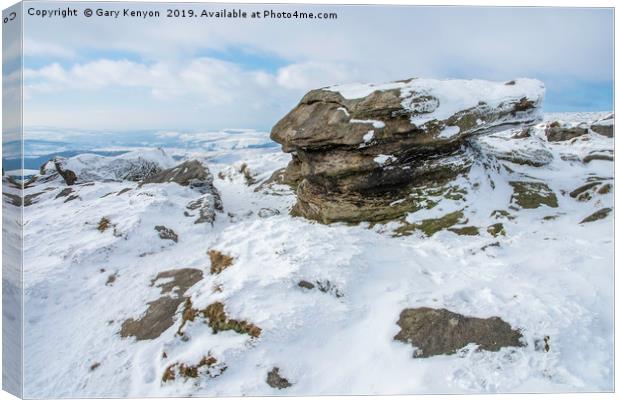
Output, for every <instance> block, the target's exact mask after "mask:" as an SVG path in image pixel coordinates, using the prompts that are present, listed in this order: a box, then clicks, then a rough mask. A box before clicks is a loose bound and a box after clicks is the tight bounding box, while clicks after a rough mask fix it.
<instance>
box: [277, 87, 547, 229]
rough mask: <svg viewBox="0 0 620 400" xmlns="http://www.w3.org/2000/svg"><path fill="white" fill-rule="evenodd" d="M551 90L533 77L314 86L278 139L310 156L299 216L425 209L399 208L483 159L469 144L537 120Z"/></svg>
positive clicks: (359, 217) (350, 217)
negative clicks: (411, 193) (413, 194)
mask: <svg viewBox="0 0 620 400" xmlns="http://www.w3.org/2000/svg"><path fill="white" fill-rule="evenodd" d="M543 97H544V85H543V84H542V83H541V82H540V81H537V80H533V79H517V80H514V81H510V82H490V81H481V80H458V79H457V80H436V79H410V80H407V81H399V82H393V83H388V84H381V85H365V84H362V85H344V86H332V87H328V88H324V89H317V90H312V91H310V92H308V93H307V94H306V95H305V96H304V97H303V98H302V100H301V102H300V103H299V104H298V105H297V106H296V107H295V108H294V109H293V110H291V111H290V112H289V113H288V114H287V115H286V116H284V118H282V119H281V120H280V121H279V122H278V123H277V124H276V125H275V126H274V127H273V129H272V131H271V138H272V139H273V140H275V141H276V142H278V143H280V144H282V150H283V151H285V152H290V153H295V155H296V157H297V160H298V162H299V163H300V164H301V166H300V168H299V169H300V171H301V173H300V176H299V177H298V178H297V181H296V182H295V185H296V186H297V187H298V190H297V195H298V203H297V205H296V206H295V211H294V212H295V213H296V214H297V215H301V216H304V217H306V218H311V219H316V220H318V221H321V222H324V223H330V222H337V221H344V222H361V221H380V220H385V219H396V218H401V217H403V216H404V214H405V213H406V212H407V211H408V210H409V209H412V208H416V207H417V205H416V204H415V202H414V201H411V202H402V203H398V204H399V206H398V207H392V206H390V205H391V204H394V203H393V202H394V201H396V200H398V199H400V198H401V197H403V196H404V195H406V193H403V192H405V191H408V190H411V186H412V185H413V186H423V185H426V184H427V183H428V182H429V181H434V180H437V179H438V178H439V179H440V180H446V179H452V178H454V177H456V176H457V175H459V174H461V173H463V172H464V170H466V169H467V168H468V166H469V165H470V164H471V163H472V162H473V161H474V158H473V157H472V154H471V153H468V152H466V151H464V149H465V148H466V147H467V146H469V143H468V140H469V139H470V138H471V137H472V136H475V135H485V134H488V133H490V132H491V131H500V130H502V129H507V128H509V127H512V126H521V125H523V124H530V123H534V122H536V121H538V120H539V119H540V118H541V116H540V107H541V105H542V100H543ZM343 110H345V111H346V112H343ZM370 127H372V128H374V129H373V130H372V136H369V131H368V128H370ZM388 161H389V162H388ZM386 163H388V164H389V165H388V166H386ZM368 193H370V194H372V195H371V196H367V195H366V194H368Z"/></svg>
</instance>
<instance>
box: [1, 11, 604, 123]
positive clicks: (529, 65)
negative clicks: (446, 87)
mask: <svg viewBox="0 0 620 400" xmlns="http://www.w3.org/2000/svg"><path fill="white" fill-rule="evenodd" d="M70 5H71V6H72V7H75V8H77V9H78V12H79V16H78V17H73V18H66V19H62V18H41V17H37V16H27V15H26V16H25V18H24V45H23V51H24V71H23V74H24V125H25V126H27V127H28V126H48V127H58V128H78V129H111V130H130V129H158V130H159V129H177V130H182V129H187V130H200V129H225V128H253V129H259V130H269V129H270V128H271V127H272V126H273V125H274V124H275V123H276V122H277V121H278V120H279V119H280V118H281V117H283V116H284V115H285V114H286V113H287V112H288V111H289V110H290V109H291V108H292V107H294V106H295V105H296V104H297V103H298V101H299V100H300V99H301V97H302V96H303V95H304V93H306V92H307V91H308V90H311V89H313V88H318V87H323V86H327V85H332V84H339V83H352V82H385V81H392V80H399V79H406V78H410V77H427V78H467V79H469V78H478V79H490V80H510V79H514V78H518V77H532V78H538V79H540V80H542V81H543V82H545V85H546V88H547V94H546V100H545V105H544V109H545V111H553V112H555V111H606V110H611V109H612V108H613V11H612V10H611V9H585V8H573V9H568V8H525V7H524V8H488V7H487V8H485V7H413V6H326V5H320V6H310V5H283V6H274V5H270V6H260V5H258V6H257V5H242V6H237V7H236V8H242V9H243V10H245V11H248V12H251V11H262V10H263V9H265V8H266V7H268V8H270V9H274V10H286V11H295V10H298V11H305V12H310V11H313V12H319V11H322V12H336V13H337V14H338V18H337V19H335V20H265V19H261V20H256V19H246V20H239V19H237V20H231V19H203V18H193V19H190V18H185V19H174V18H165V17H161V18H155V19H144V20H143V19H131V18H118V19H114V18H106V17H91V18H86V17H84V16H83V15H82V14H83V10H84V9H85V8H87V7H89V8H91V9H93V10H96V9H97V8H102V9H106V10H111V9H122V8H123V5H121V4H119V3H116V4H114V3H78V4H76V3H71V4H70ZM65 6H66V4H64V3H42V2H31V3H26V7H27V8H28V7H33V8H36V9H54V8H58V7H60V8H64V7H65ZM176 7H177V8H186V9H189V8H192V9H194V10H196V11H197V12H200V11H202V10H203V9H207V10H212V11H215V10H219V9H221V8H223V7H225V6H223V5H218V4H211V5H205V4H193V5H179V4H176ZM132 8H134V9H136V10H146V9H151V10H160V11H161V13H162V15H164V16H165V13H166V11H165V9H166V8H167V7H166V5H165V4H164V5H162V4H144V3H135V6H134V7H132ZM228 8H229V9H230V8H232V7H231V5H228ZM5 57H6V55H5Z"/></svg>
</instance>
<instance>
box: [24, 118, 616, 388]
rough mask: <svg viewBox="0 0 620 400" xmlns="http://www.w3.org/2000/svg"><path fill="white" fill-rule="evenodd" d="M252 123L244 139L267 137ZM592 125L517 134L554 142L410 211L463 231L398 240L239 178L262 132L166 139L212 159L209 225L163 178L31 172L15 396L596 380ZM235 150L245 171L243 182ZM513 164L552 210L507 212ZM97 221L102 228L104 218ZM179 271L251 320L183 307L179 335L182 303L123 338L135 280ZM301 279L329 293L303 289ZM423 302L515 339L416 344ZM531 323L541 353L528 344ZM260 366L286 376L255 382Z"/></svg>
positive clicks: (599, 293)
mask: <svg viewBox="0 0 620 400" xmlns="http://www.w3.org/2000/svg"><path fill="white" fill-rule="evenodd" d="M582 117H583V116H582V115H573V114H563V115H562V118H563V119H571V118H582ZM599 117H600V115H594V114H593V115H589V116H588V118H589V119H590V120H594V119H598V118H599ZM549 118H558V117H557V116H552V117H549ZM240 135H243V133H240ZM252 135H255V136H256V135H258V134H257V133H252ZM263 135H265V136H264V138H263V140H265V138H266V135H267V134H263ZM171 136H174V137H180V134H176V133H168V137H171ZM255 136H252V137H251V138H250V142H251V143H250V144H252V143H263V142H262V141H261V140H259V139H260V138H258V136H256V137H255ZM589 136H590V138H589V140H585V139H578V140H575V141H574V143H568V142H554V143H551V142H549V143H548V142H546V141H545V140H544V138H543V137H542V136H541V135H540V130H538V131H537V134H535V135H534V136H533V137H531V138H528V139H524V140H526V141H527V143H526V142H524V143H526V144H524V145H523V146H524V148H525V147H527V146H532V147H533V148H535V149H537V150H540V151H541V152H543V151H546V152H548V153H550V154H551V158H547V159H546V162H545V163H544V164H545V165H543V166H539V167H533V166H529V165H522V164H515V163H512V162H510V161H502V162H499V161H497V160H495V159H493V160H494V161H492V162H494V163H496V165H497V168H487V167H485V166H484V165H483V163H482V162H481V163H479V164H476V165H474V167H473V169H472V171H471V172H470V174H469V175H468V177H467V178H460V179H459V180H458V181H457V182H455V183H456V184H459V185H462V186H463V187H467V188H468V192H467V194H466V195H465V199H458V198H455V199H453V200H450V199H443V200H441V202H440V203H439V204H438V205H437V206H436V207H434V208H432V209H430V210H426V209H424V210H420V211H418V212H416V213H413V214H410V215H409V216H408V217H407V221H408V222H411V223H414V222H416V221H421V220H424V219H427V218H434V217H438V216H441V215H444V214H446V213H447V212H450V211H454V210H461V209H463V210H464V215H465V217H466V218H467V219H468V225H475V226H479V227H481V229H480V234H479V235H475V236H460V235H457V234H456V233H453V232H450V231H447V230H443V231H440V232H438V233H436V234H435V235H433V236H431V237H426V236H424V235H423V234H422V233H419V232H414V233H413V234H412V235H410V236H395V235H394V229H395V228H396V223H389V224H377V225H374V226H369V225H367V224H361V225H358V226H349V225H345V224H332V225H322V224H320V223H316V222H313V221H309V220H306V219H303V218H294V217H291V216H290V215H289V210H290V208H291V207H292V205H293V204H294V202H295V194H294V192H293V191H292V190H291V189H289V188H288V187H284V186H277V185H276V186H274V187H272V188H270V189H265V190H258V191H256V190H255V189H256V188H257V187H258V183H260V182H261V181H262V180H264V179H267V178H268V177H269V176H270V175H271V173H272V172H273V171H274V170H276V169H277V168H281V167H284V166H285V165H286V164H287V162H288V161H289V159H290V156H289V155H286V154H283V153H281V152H280V150H279V148H277V147H265V146H252V145H247V143H246V145H242V146H235V145H230V143H231V137H230V135H215V134H213V135H210V136H209V135H203V136H202V137H198V138H194V139H193V140H192V138H190V137H184V139H185V140H190V141H191V142H192V143H199V142H208V143H209V146H210V147H209V148H201V149H196V150H187V149H183V146H178V147H176V148H175V149H173V150H170V151H168V150H167V149H164V151H167V152H168V154H170V155H172V154H174V155H175V157H176V159H177V161H178V162H180V161H182V160H183V159H199V160H201V161H204V162H205V163H206V165H208V166H209V168H210V170H211V172H212V173H213V175H214V176H215V177H216V179H215V186H216V187H217V189H219V191H220V192H221V195H222V201H223V204H224V212H223V213H220V214H218V215H217V219H216V221H215V223H214V225H213V226H211V225H210V224H194V219H193V218H187V217H185V216H184V215H183V214H184V211H185V205H186V204H187V203H188V201H191V200H192V199H194V198H196V197H198V195H197V194H196V192H195V191H193V190H192V189H190V188H188V187H182V186H179V185H177V184H175V183H166V184H147V185H144V186H142V187H138V184H137V183H135V182H128V181H125V182H118V181H106V182H103V181H98V182H95V184H92V185H91V184H85V185H77V186H74V190H75V194H77V195H78V196H79V199H75V200H73V201H68V202H65V201H66V200H67V198H66V197H59V198H56V196H57V195H58V194H59V192H60V191H61V190H62V189H63V188H64V187H61V186H54V185H52V184H50V185H49V187H52V189H49V190H45V187H46V186H45V185H35V186H34V187H32V188H29V189H27V190H26V194H33V193H35V192H36V193H42V194H40V195H38V197H37V198H36V202H35V203H34V204H32V205H31V206H28V207H25V211H24V231H25V237H24V257H25V259H24V262H25V271H24V285H25V315H26V318H25V321H24V323H25V343H24V345H25V353H24V359H25V368H24V370H25V382H26V384H25V393H24V395H25V396H26V397H76V396H78V397H103V396H105V397H108V396H112V397H124V396H132V397H135V396H140V397H146V396H189V395H200V396H233V395H234V396H241V395H290V396H294V395H319V394H412V393H471V392H533V391H534V392H556V391H562V392H565V391H611V390H613V367H614V366H613V279H612V277H613V223H612V221H613V213H612V215H610V216H608V217H607V218H605V219H602V220H599V221H595V222H591V223H585V224H580V223H579V222H580V221H582V220H583V219H584V218H585V217H587V216H588V215H590V214H592V213H593V212H595V211H597V210H599V209H601V208H604V207H613V190H611V191H609V193H607V194H596V195H594V196H593V197H592V198H591V199H590V200H588V201H578V200H576V199H575V198H572V197H571V196H570V195H569V193H570V192H571V191H573V190H574V189H576V188H577V187H579V186H582V185H583V184H584V183H585V182H586V180H587V179H588V178H591V177H594V176H596V177H598V178H600V179H601V180H603V181H605V182H610V183H612V184H613V163H612V162H609V161H604V160H593V161H591V162H588V163H583V162H581V161H580V159H582V158H583V157H584V155H587V154H588V152H590V151H592V150H597V151H598V150H605V149H613V139H609V138H606V137H603V136H600V135H597V134H594V133H592V134H591V135H589ZM235 143H236V142H235ZM502 143H503V139H502V136H501V133H498V134H497V135H496V137H494V138H490V139H489V140H488V141H486V142H484V143H481V145H480V148H481V149H487V150H488V151H489V152H490V153H489V154H494V153H493V151H491V150H489V149H491V148H492V149H494V151H495V152H497V154H500V153H502V151H505V150H511V149H502ZM220 144H221V146H220ZM526 150H527V148H525V150H523V151H526ZM541 154H542V153H541ZM545 154H546V153H545ZM571 155H572V157H570V156H571ZM89 157H90V156H89ZM124 157H127V156H126V155H125V156H124ZM86 158H88V157H86ZM86 158H85V157H84V156H82V158H81V159H82V160H86ZM91 158H92V157H91ZM166 160H167V161H166V162H168V161H169V160H168V159H166ZM78 161H79V160H77V159H70V160H68V163H69V164H70V163H74V164H76V163H77V162H78ZM91 161H92V160H91ZM96 161H97V162H98V163H100V164H105V165H107V164H106V163H102V159H101V158H96ZM481 161H482V160H481ZM242 163H246V164H247V168H248V169H249V171H250V173H251V174H252V175H253V178H254V180H256V182H258V183H257V184H253V185H248V184H247V183H248V182H247V178H246V176H244V174H243V173H242V172H240V171H242V170H243V168H242ZM218 175H219V176H220V177H218ZM520 179H521V180H522V179H527V180H540V181H544V182H545V183H546V184H547V185H548V186H549V188H550V189H551V190H553V191H554V192H555V194H556V196H557V201H558V207H557V208H551V207H548V206H544V205H543V206H541V207H539V208H535V209H513V208H511V195H512V188H511V186H510V184H509V182H510V181H515V180H520ZM126 188H130V189H131V190H129V191H123V192H121V191H122V190H123V189H126ZM110 193H112V194H111V195H110ZM513 205H514V204H513ZM495 210H508V211H509V213H510V214H511V219H509V218H504V219H499V220H496V219H495V217H491V214H492V213H493V211H495ZM102 217H105V218H107V219H108V220H109V221H110V225H111V228H110V229H107V230H105V231H103V232H101V231H100V230H98V229H97V227H98V223H99V222H100V220H101V219H102ZM495 222H501V223H503V226H504V228H505V231H506V235H505V236H498V237H494V236H492V235H491V234H490V233H487V231H486V229H485V227H486V226H488V225H491V224H493V223H495ZM157 225H163V226H166V227H168V228H171V229H172V230H174V231H175V232H176V234H177V235H178V242H176V243H175V242H174V241H171V240H162V239H161V238H160V237H159V236H158V232H157V231H156V230H155V229H154V227H155V226H157ZM211 249H216V250H219V251H220V252H222V253H225V254H228V255H230V256H232V257H233V258H234V262H233V264H232V265H231V266H230V267H228V268H227V269H225V270H224V271H223V272H221V273H219V274H211V273H210V260H209V256H208V255H207V252H208V251H209V250H211ZM179 268H195V269H199V270H201V271H203V279H202V280H200V281H199V282H198V283H196V284H195V285H194V286H192V287H191V288H190V289H189V290H188V291H187V292H186V296H189V297H191V301H192V304H193V306H194V307H195V308H197V309H202V308H204V307H206V306H208V305H209V304H213V303H214V302H221V303H223V304H224V305H225V309H226V313H227V314H228V316H229V317H230V318H234V319H238V320H247V321H249V322H251V323H252V324H255V325H256V326H258V327H260V328H261V334H260V336H259V337H257V338H252V337H250V336H249V335H246V334H239V333H236V332H234V331H223V332H218V333H213V331H212V329H211V328H210V327H209V326H208V325H207V324H206V323H205V320H204V319H202V318H196V319H195V320H194V321H193V322H187V324H186V325H185V327H184V328H183V329H184V332H185V334H184V335H182V336H180V335H178V334H177V331H178V330H179V327H180V325H181V320H182V318H181V315H180V314H181V311H182V306H181V307H180V308H179V310H178V312H177V314H176V316H175V323H174V325H173V326H172V327H170V328H169V329H167V330H166V331H165V332H164V333H163V334H161V336H160V337H158V338H155V339H151V340H141V341H137V340H136V339H135V338H133V337H121V336H120V335H119V331H120V329H121V325H122V323H123V321H125V320H127V319H130V318H134V319H138V318H139V317H140V315H141V314H143V313H144V312H145V310H146V309H147V307H148V306H147V303H149V302H152V301H154V300H156V299H158V298H159V297H160V296H161V294H160V291H161V289H160V288H159V287H157V286H152V285H151V282H152V280H153V279H154V278H155V277H156V275H157V274H158V273H159V272H162V271H167V270H172V269H179ZM111 276H114V278H113V279H112V282H110V277H111ZM301 280H305V281H308V282H314V283H317V284H319V283H320V285H322V287H323V288H324V289H325V290H324V291H321V290H318V289H317V288H315V289H313V290H308V289H304V288H302V287H300V286H298V283H299V282H300V281H301ZM422 306H427V307H433V308H447V309H449V310H450V311H453V312H457V313H461V314H465V315H468V316H476V317H484V318H486V317H491V316H499V317H501V318H502V319H503V320H505V321H506V322H508V323H510V324H511V325H512V326H513V327H514V328H518V329H521V331H522V334H523V337H524V339H525V341H526V342H527V345H526V346H524V347H520V348H503V349H502V350H500V351H498V352H487V351H474V348H475V346H473V345H471V346H469V347H468V348H466V349H464V350H462V351H460V352H458V353H457V354H454V355H443V356H435V357H430V358H413V357H412V355H413V348H412V347H411V345H408V344H404V343H401V342H397V341H394V340H393V337H394V336H395V335H396V334H397V333H398V331H399V327H398V326H397V324H396V321H397V320H398V318H399V314H400V312H401V311H402V310H403V309H405V308H408V307H422ZM545 336H548V337H549V339H548V343H549V351H548V352H546V351H543V350H541V349H540V346H537V343H540V341H541V340H543V339H544V337H545ZM206 356H212V357H214V358H215V359H217V366H219V367H218V368H219V369H218V371H219V372H217V373H213V368H209V369H207V368H203V369H199V370H198V371H199V373H198V376H197V377H196V378H192V377H190V378H187V379H185V378H183V377H177V379H175V380H168V381H166V382H163V381H162V377H163V375H164V373H165V370H166V368H167V367H168V366H170V365H173V364H174V363H177V362H179V363H185V364H186V365H197V364H198V363H199V361H200V360H201V359H202V358H203V357H206ZM223 367H225V369H223ZM274 367H277V368H278V369H279V373H280V375H281V376H283V377H285V378H286V379H287V380H288V381H289V382H290V384H291V386H290V387H288V388H286V389H281V390H280V389H276V388H272V387H271V386H269V385H267V383H266V382H265V381H266V377H267V374H268V372H269V371H271V370H272V369H273V368H274Z"/></svg>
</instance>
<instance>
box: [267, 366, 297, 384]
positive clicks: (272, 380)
mask: <svg viewBox="0 0 620 400" xmlns="http://www.w3.org/2000/svg"><path fill="white" fill-rule="evenodd" d="M267 384H268V385H269V386H271V387H272V388H275V389H286V388H288V387H291V386H292V385H291V384H290V383H289V381H288V380H287V379H286V378H283V377H282V376H280V369H279V368H277V367H274V368H273V369H272V370H271V371H269V373H267Z"/></svg>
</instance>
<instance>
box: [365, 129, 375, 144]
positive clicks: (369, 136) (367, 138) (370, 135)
mask: <svg viewBox="0 0 620 400" xmlns="http://www.w3.org/2000/svg"><path fill="white" fill-rule="evenodd" d="M373 137H375V131H368V133H366V134H365V135H364V136H363V137H362V139H363V140H364V143H368V142H370V141H371V140H372V138H373Z"/></svg>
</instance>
